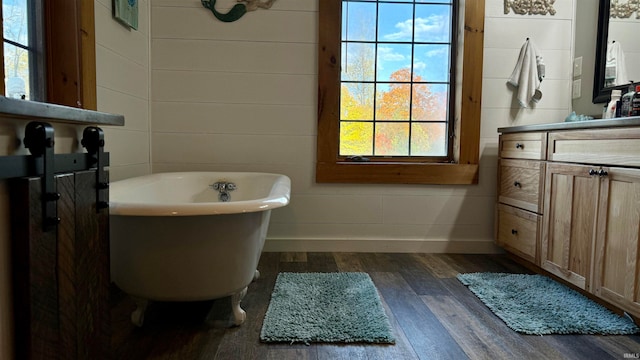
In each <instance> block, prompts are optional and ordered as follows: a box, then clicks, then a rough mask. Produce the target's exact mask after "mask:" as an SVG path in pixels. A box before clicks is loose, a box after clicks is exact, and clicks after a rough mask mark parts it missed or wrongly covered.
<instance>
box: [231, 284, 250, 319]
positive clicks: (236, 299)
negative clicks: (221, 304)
mask: <svg viewBox="0 0 640 360" xmlns="http://www.w3.org/2000/svg"><path fill="white" fill-rule="evenodd" d="M246 294H247V288H246V287H245V288H244V289H242V290H240V291H238V292H237V293H235V294H233V295H231V310H232V311H233V320H232V324H233V325H235V326H240V325H242V323H243V322H244V320H245V319H246V318H247V313H246V312H245V311H244V310H242V308H241V307H240V301H242V298H244V296H245V295H246Z"/></svg>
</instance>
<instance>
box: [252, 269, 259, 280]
mask: <svg viewBox="0 0 640 360" xmlns="http://www.w3.org/2000/svg"><path fill="white" fill-rule="evenodd" d="M259 278H260V271H259V270H258V269H256V272H255V273H254V274H253V281H256V280H258V279H259Z"/></svg>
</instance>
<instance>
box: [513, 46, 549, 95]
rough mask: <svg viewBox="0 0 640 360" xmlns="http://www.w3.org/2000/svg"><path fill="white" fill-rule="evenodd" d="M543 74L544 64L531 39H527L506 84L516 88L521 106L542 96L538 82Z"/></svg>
mask: <svg viewBox="0 0 640 360" xmlns="http://www.w3.org/2000/svg"><path fill="white" fill-rule="evenodd" d="M544 76H545V65H544V60H543V58H542V55H541V54H540V51H539V50H538V48H537V47H536V46H535V44H534V43H533V41H532V40H530V39H527V41H525V43H524V45H522V48H521V49H520V55H519V56H518V62H517V63H516V67H515V68H514V69H513V73H512V74H511V77H509V81H507V83H508V84H511V85H513V86H514V87H516V89H517V93H516V97H517V99H518V103H519V104H520V106H521V107H523V108H526V107H528V106H529V104H530V103H531V102H532V101H533V102H535V103H537V102H538V101H540V99H541V98H542V91H540V84H541V83H542V80H543V79H544Z"/></svg>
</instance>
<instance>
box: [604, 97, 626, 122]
mask: <svg viewBox="0 0 640 360" xmlns="http://www.w3.org/2000/svg"><path fill="white" fill-rule="evenodd" d="M621 95H622V91H621V90H611V101H609V104H607V109H606V111H605V112H604V116H603V118H604V119H611V118H614V117H616V114H617V113H618V112H617V111H616V110H617V108H618V106H619V103H620V96H621Z"/></svg>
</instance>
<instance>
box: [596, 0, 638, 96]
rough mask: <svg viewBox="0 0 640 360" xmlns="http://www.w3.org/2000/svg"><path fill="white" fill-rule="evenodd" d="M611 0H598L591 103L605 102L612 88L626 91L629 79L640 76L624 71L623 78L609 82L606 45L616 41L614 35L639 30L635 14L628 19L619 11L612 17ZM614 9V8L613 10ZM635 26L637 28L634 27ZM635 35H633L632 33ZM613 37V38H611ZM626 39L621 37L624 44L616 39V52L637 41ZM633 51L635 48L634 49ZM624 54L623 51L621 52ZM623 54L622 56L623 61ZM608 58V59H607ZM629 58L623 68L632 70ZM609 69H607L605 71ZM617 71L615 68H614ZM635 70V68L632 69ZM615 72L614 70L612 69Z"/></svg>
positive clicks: (635, 32)
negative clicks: (612, 82)
mask: <svg viewBox="0 0 640 360" xmlns="http://www.w3.org/2000/svg"><path fill="white" fill-rule="evenodd" d="M611 11H612V10H611V0H600V5H599V11H598V33H597V39H596V57H595V60H596V61H595V69H594V79H593V103H594V104H595V103H606V102H607V101H609V99H610V98H611V90H613V89H621V90H622V93H623V94H624V93H625V92H627V88H628V86H629V81H631V80H633V81H634V82H638V81H640V78H633V76H634V74H631V73H628V72H627V71H624V72H623V73H624V75H623V76H624V79H617V80H616V81H615V83H614V84H611V76H612V75H611V74H612V68H611V62H610V64H609V67H608V66H607V60H608V59H607V46H613V45H612V44H614V43H615V42H616V40H617V39H616V37H617V36H621V34H637V33H638V32H637V31H640V21H638V20H637V19H636V14H633V15H632V16H631V17H629V18H628V19H624V17H625V16H626V15H627V14H625V15H621V14H620V13H617V14H614V15H617V16H614V18H612V17H611ZM614 11H615V10H614ZM613 24H616V25H615V26H616V28H615V29H612V25H613ZM636 27H637V29H636ZM612 34H617V35H614V36H610V35H612ZM634 36H635V35H634ZM611 37H613V38H611ZM626 40H627V39H626V38H625V39H623V41H624V45H621V43H620V42H619V41H618V44H616V46H617V47H618V48H617V49H618V51H619V52H618V54H620V53H622V50H621V48H622V47H623V46H627V47H630V46H635V45H634V44H635V43H637V40H635V39H634V40H635V41H626ZM611 50H612V52H614V53H615V52H616V48H612V49H611ZM634 51H635V50H634ZM623 54H624V53H623ZM624 58H625V56H624V55H623V56H622V59H623V61H625V60H624ZM609 60H610V59H609ZM629 60H630V59H627V60H626V66H625V70H627V69H628V70H632V69H630V68H629V65H631V63H630V62H629ZM607 70H609V71H607ZM616 71H617V70H616ZM634 71H635V70H634ZM614 72H615V71H614Z"/></svg>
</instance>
